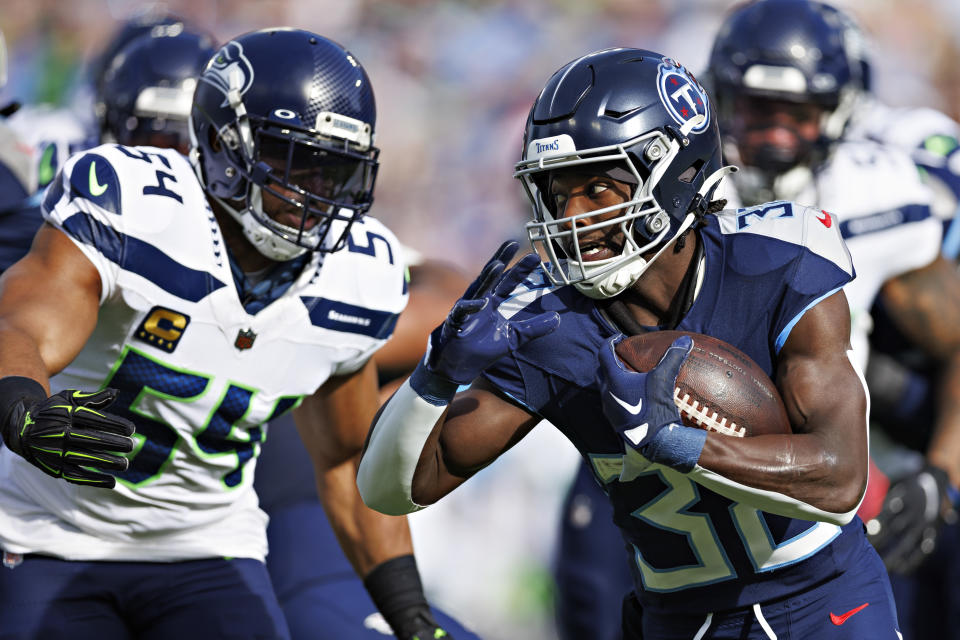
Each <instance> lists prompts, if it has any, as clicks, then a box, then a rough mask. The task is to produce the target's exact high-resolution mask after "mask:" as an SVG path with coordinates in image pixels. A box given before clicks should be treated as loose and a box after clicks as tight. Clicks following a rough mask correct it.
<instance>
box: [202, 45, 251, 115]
mask: <svg viewBox="0 0 960 640" xmlns="http://www.w3.org/2000/svg"><path fill="white" fill-rule="evenodd" d="M200 81H201V82H206V83H208V84H212V85H213V86H215V87H216V88H217V89H219V90H220V91H221V92H222V93H223V102H222V103H221V104H220V106H221V107H226V106H227V105H228V104H229V103H230V99H229V97H228V96H229V95H230V91H231V90H233V89H236V90H237V93H238V97H242V96H243V94H245V93H246V92H247V90H248V89H249V88H250V85H251V84H253V67H252V66H251V65H250V61H249V60H247V56H245V55H244V54H243V46H242V45H241V44H240V43H239V42H237V41H236V40H231V41H230V42H228V43H227V44H225V45H224V46H223V48H222V49H220V51H218V52H217V55H215V56H214V57H213V60H211V61H210V63H209V64H208V65H207V68H206V69H204V71H203V75H201V76H200Z"/></svg>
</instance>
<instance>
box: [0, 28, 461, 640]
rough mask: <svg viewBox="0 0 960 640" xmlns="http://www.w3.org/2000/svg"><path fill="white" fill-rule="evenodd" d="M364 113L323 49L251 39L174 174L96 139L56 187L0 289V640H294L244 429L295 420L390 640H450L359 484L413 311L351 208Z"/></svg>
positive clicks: (311, 39)
mask: <svg viewBox="0 0 960 640" xmlns="http://www.w3.org/2000/svg"><path fill="white" fill-rule="evenodd" d="M375 119H376V108H375V103H374V95H373V91H372V88H371V86H370V81H369V79H368V77H367V75H366V73H365V71H364V69H363V67H362V66H361V65H360V63H359V62H358V61H357V60H356V58H355V57H354V56H353V55H351V54H350V53H349V52H348V51H346V50H344V49H343V48H342V47H341V46H340V45H338V44H336V43H334V42H332V41H330V40H328V39H326V38H323V37H322V36H319V35H316V34H313V33H309V32H306V31H299V30H293V29H271V30H263V31H257V32H253V33H249V34H246V35H243V36H240V37H238V38H236V39H234V40H231V41H230V42H228V43H227V44H226V45H224V46H223V47H222V48H221V49H220V50H219V52H217V53H216V55H215V56H214V57H213V58H212V59H211V60H210V62H209V63H208V64H207V66H206V68H205V70H204V72H203V74H202V76H201V77H200V79H199V82H198V84H197V88H196V92H195V94H194V99H193V107H192V112H191V116H190V137H191V149H190V159H189V161H188V159H187V158H186V157H184V156H182V155H180V154H179V153H178V152H177V151H175V150H173V149H161V148H157V147H126V146H121V145H117V144H109V145H103V146H100V147H96V148H94V149H92V150H90V151H87V152H85V153H82V154H79V155H76V156H74V157H73V158H71V159H70V160H69V161H68V162H67V163H66V164H65V166H64V167H63V169H62V170H61V171H60V172H59V174H58V175H57V177H56V178H55V179H54V180H53V182H52V183H51V186H50V187H49V188H48V190H47V193H46V195H45V199H44V204H43V215H44V218H45V222H46V224H45V225H44V226H43V227H42V228H41V230H40V231H39V232H38V234H37V236H36V239H35V242H34V244H33V248H32V249H31V251H30V253H29V254H28V255H27V256H26V257H25V258H23V259H22V260H21V261H19V262H18V263H17V264H15V265H13V266H12V267H11V268H10V269H9V270H7V271H6V272H5V273H4V275H3V277H2V279H0V375H2V376H3V377H2V378H0V431H2V434H3V438H4V442H5V444H6V445H7V447H6V448H4V449H3V452H2V454H0V546H2V549H3V562H4V565H5V567H6V568H5V569H4V570H3V571H2V572H0V619H2V620H3V623H2V624H0V638H34V637H44V638H78V637H97V638H118V639H119V638H132V637H137V638H156V639H161V638H173V637H183V638H188V637H189V638H194V637H203V638H286V637H288V631H287V628H286V624H285V622H284V620H283V616H282V614H281V612H280V609H279V606H278V604H277V600H276V597H275V595H274V594H273V591H272V588H271V586H270V581H269V577H268V575H267V572H266V570H265V567H264V564H263V559H264V556H265V553H266V535H265V526H266V516H265V515H264V513H263V512H262V511H261V510H260V509H259V508H258V506H257V498H256V495H255V493H254V491H253V487H252V476H253V470H254V466H255V459H256V456H257V454H258V452H259V447H260V443H261V442H262V441H263V439H264V438H265V435H266V434H265V431H264V429H263V428H262V426H261V425H263V423H265V422H267V421H269V420H272V419H274V418H276V417H278V416H280V415H282V414H284V413H285V412H287V411H290V410H294V409H296V411H295V420H296V422H297V425H298V427H299V429H300V433H301V436H302V438H303V440H304V442H305V443H306V446H307V448H308V449H309V450H310V453H311V456H312V458H313V462H314V466H315V469H316V475H317V485H318V493H319V495H320V498H321V500H322V502H323V503H324V506H325V509H326V512H327V514H328V516H329V518H330V520H331V523H332V525H333V528H334V530H335V532H336V534H337V538H338V539H339V541H340V543H341V545H342V546H343V547H344V550H345V552H346V554H347V556H348V558H349V559H350V561H351V564H352V565H353V567H354V569H355V570H356V571H357V572H358V573H359V574H360V575H362V576H364V577H365V585H366V586H367V588H368V589H369V591H370V593H371V596H372V597H373V600H374V601H375V602H376V603H377V605H378V607H379V608H380V609H381V611H382V612H383V614H384V617H385V618H386V619H387V621H388V622H389V623H390V625H391V626H392V628H393V630H394V632H395V633H396V635H397V636H398V637H400V638H413V637H417V636H418V635H419V637H422V638H423V637H431V638H433V637H443V636H445V635H446V633H445V632H444V631H443V630H442V629H441V628H439V627H438V626H437V625H436V624H435V622H434V621H433V618H432V616H431V614H430V612H429V608H428V606H427V603H426V601H425V598H424V596H423V593H422V590H421V588H420V580H419V576H418V574H417V570H416V564H415V562H414V559H413V556H412V547H411V543H410V534H409V530H408V527H407V524H406V521H405V520H404V519H403V518H392V517H384V516H382V515H381V514H378V513H375V512H374V511H372V510H370V509H368V508H366V507H365V506H364V505H363V503H362V502H361V500H360V497H359V494H358V493H357V489H356V484H355V480H354V478H355V473H356V465H357V457H358V454H359V451H360V448H361V446H362V443H363V439H364V437H365V435H366V433H367V430H368V427H369V424H370V421H371V419H372V418H373V415H374V413H375V411H376V408H377V406H378V396H377V376H376V368H375V366H374V364H373V363H372V361H371V356H372V354H373V353H374V352H375V351H376V350H377V349H378V348H379V347H380V346H381V345H382V344H383V343H384V341H385V340H386V339H387V338H388V337H389V336H390V334H391V332H392V330H393V326H394V323H395V321H396V318H397V315H398V314H399V313H400V312H401V311H402V310H403V308H404V305H405V304H406V301H407V290H406V289H407V287H406V283H405V277H404V265H403V264H402V262H401V260H400V259H399V254H398V246H397V243H396V240H395V238H394V237H393V235H392V234H391V233H390V232H389V230H387V229H386V228H385V227H384V226H383V225H382V224H380V223H379V222H377V221H376V220H375V219H372V218H369V217H366V216H365V213H366V212H367V210H368V209H369V207H370V204H371V201H372V191H373V185H374V179H375V176H376V171H377V155H378V150H377V149H376V147H375V146H373V134H374V126H375ZM61 389H65V390H63V391H60V390H61ZM51 390H53V391H54V393H53V394H52V395H51ZM80 390H82V391H80ZM134 430H135V431H136V433H134Z"/></svg>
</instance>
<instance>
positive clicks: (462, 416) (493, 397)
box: [412, 379, 540, 505]
mask: <svg viewBox="0 0 960 640" xmlns="http://www.w3.org/2000/svg"><path fill="white" fill-rule="evenodd" d="M538 422H540V418H539V417H536V416H534V415H532V414H530V413H529V412H527V411H526V410H525V409H523V408H521V407H520V406H518V405H515V404H513V403H510V402H507V401H506V400H504V399H503V398H502V397H501V396H500V395H499V394H497V393H496V392H495V391H493V389H492V388H490V387H489V385H487V384H486V383H484V382H483V380H482V379H481V380H478V381H477V382H476V383H475V384H474V385H473V386H472V387H471V388H470V389H468V390H466V391H464V392H462V393H459V394H457V397H456V398H454V400H453V402H452V403H450V408H449V410H448V411H447V413H446V416H445V419H444V421H443V422H442V423H441V424H440V425H438V426H437V427H436V428H435V429H434V430H433V432H432V433H431V434H430V438H429V439H428V440H427V444H426V446H425V447H424V449H423V454H422V455H421V456H420V461H419V462H418V463H417V470H416V473H415V474H414V478H413V491H412V493H413V500H414V502H416V503H417V504H420V505H428V504H432V503H434V502H436V501H437V500H439V499H440V498H442V497H443V496H445V495H447V494H448V493H450V492H451V491H453V490H454V489H456V488H457V487H458V486H460V485H461V484H463V483H464V482H465V481H466V480H467V479H468V478H469V477H470V476H472V475H473V474H474V473H476V472H477V471H479V470H480V469H482V468H484V467H485V466H487V465H488V464H490V463H491V462H493V461H494V460H496V459H497V458H498V457H499V456H500V455H501V454H502V453H504V452H505V451H507V450H508V449H509V448H510V447H512V446H513V445H515V444H516V443H518V442H520V440H522V439H523V437H524V436H526V435H527V434H528V433H529V432H530V430H531V429H533V428H534V427H535V426H536V425H537V423H538Z"/></svg>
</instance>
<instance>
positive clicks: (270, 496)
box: [254, 247, 476, 640]
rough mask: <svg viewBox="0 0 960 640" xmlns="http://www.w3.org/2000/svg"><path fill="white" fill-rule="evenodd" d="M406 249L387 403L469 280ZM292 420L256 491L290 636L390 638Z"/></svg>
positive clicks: (277, 425) (382, 373)
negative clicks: (339, 538) (405, 292)
mask: <svg viewBox="0 0 960 640" xmlns="http://www.w3.org/2000/svg"><path fill="white" fill-rule="evenodd" d="M403 253H404V255H405V262H406V264H408V265H409V271H410V282H409V296H410V297H409V302H408V304H407V306H406V308H405V309H404V310H403V312H402V313H401V314H400V317H399V318H398V319H397V326H396V329H395V331H394V334H393V335H392V336H391V337H390V340H389V341H388V342H387V344H386V345H384V347H383V348H382V349H380V350H379V351H377V353H376V354H375V355H374V360H375V361H376V363H377V370H378V373H379V376H378V378H379V382H380V397H381V398H382V399H383V400H386V398H388V397H389V396H390V394H391V393H392V390H393V389H395V388H396V386H399V383H400V382H401V381H402V379H403V377H405V376H407V375H409V373H410V372H411V371H412V370H413V369H414V367H416V365H417V362H418V361H419V359H420V355H421V354H422V352H423V345H424V344H425V343H426V341H427V338H428V336H429V333H430V331H431V330H432V329H433V327H434V326H436V324H437V323H438V322H442V321H443V318H444V317H445V316H446V314H447V310H448V309H449V308H450V305H451V304H452V303H453V302H455V301H456V300H457V298H458V297H459V296H460V293H461V292H462V291H463V287H464V286H466V284H467V282H468V281H465V280H466V279H465V277H464V276H463V275H461V274H460V272H459V271H457V270H455V269H453V268H451V267H450V266H449V265H446V264H444V263H440V262H437V261H434V260H426V259H423V258H422V257H421V256H419V255H417V254H416V253H415V252H413V251H412V250H410V249H408V248H406V247H404V248H403ZM289 422H291V420H290V418H289V417H288V416H281V417H280V418H279V419H277V420H275V421H274V422H272V423H271V425H270V438H269V440H268V441H267V442H266V443H264V446H263V452H262V453H261V455H260V458H259V459H258V461H257V475H256V478H255V480H254V488H255V489H256V491H257V496H258V497H259V499H260V507H261V508H262V509H263V510H264V511H265V512H266V513H267V515H268V516H270V524H269V525H268V527H267V540H268V542H269V548H270V553H269V555H268V556H267V570H268V571H269V573H270V579H271V581H272V583H273V586H274V589H275V590H276V592H277V598H278V599H279V600H280V606H281V608H282V609H283V613H284V617H285V618H286V620H287V625H288V626H289V627H290V635H291V637H292V638H293V639H294V640H297V639H298V638H304V639H306V638H312V637H314V635H315V633H316V630H317V629H324V630H325V631H326V633H327V634H328V635H330V636H332V637H338V638H340V637H342V638H356V639H357V640H377V638H382V637H383V635H382V634H383V633H384V632H385V630H387V629H389V627H388V626H387V625H386V622H385V621H384V620H383V618H382V616H381V615H380V614H379V613H378V612H377V609H376V607H375V605H374V603H373V602H372V601H371V599H370V596H369V594H368V593H367V592H366V590H364V588H363V584H362V583H361V582H360V580H358V579H357V575H356V573H355V572H354V571H353V570H352V569H351V567H350V564H349V563H348V562H347V559H346V558H345V557H344V556H343V554H342V553H340V552H339V546H338V545H337V543H336V537H335V536H334V532H333V530H332V529H331V527H330V523H329V521H328V518H327V516H326V514H325V513H324V511H323V508H322V505H321V504H320V501H319V500H318V498H317V491H316V489H315V487H314V485H313V465H312V464H311V463H310V458H309V456H308V454H307V452H306V451H305V449H304V447H303V444H302V442H301V440H300V437H299V436H298V435H297V431H296V429H294V428H293V425H291V424H288V423H289ZM415 534H416V531H415V530H414V535H415ZM415 541H416V540H415ZM418 555H420V554H419V553H418ZM432 611H433V614H434V617H435V618H436V620H437V621H438V623H440V624H441V626H442V627H443V629H444V630H445V631H446V632H447V633H449V634H451V635H452V636H453V637H455V638H457V639H458V640H460V639H461V638H476V636H475V635H474V634H473V633H471V632H469V631H467V630H466V629H465V628H463V627H462V626H461V625H460V623H459V622H458V621H456V620H454V619H452V618H451V617H450V616H449V615H448V614H446V613H445V612H444V611H441V610H438V609H436V608H433V609H432Z"/></svg>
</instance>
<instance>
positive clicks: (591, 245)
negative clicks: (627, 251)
mask: <svg viewBox="0 0 960 640" xmlns="http://www.w3.org/2000/svg"><path fill="white" fill-rule="evenodd" d="M621 249H622V247H621V248H619V249H618V248H617V247H614V246H612V245H611V244H610V243H608V242H605V241H603V240H587V241H584V242H582V243H581V244H580V257H581V258H582V259H583V262H597V261H600V260H609V259H611V258H616V257H617V256H618V255H620V250H621ZM570 255H571V256H576V255H577V252H576V249H575V248H572V250H571V251H570Z"/></svg>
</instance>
